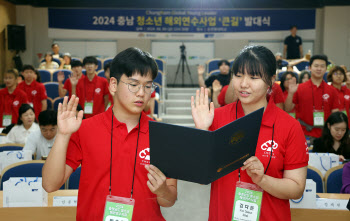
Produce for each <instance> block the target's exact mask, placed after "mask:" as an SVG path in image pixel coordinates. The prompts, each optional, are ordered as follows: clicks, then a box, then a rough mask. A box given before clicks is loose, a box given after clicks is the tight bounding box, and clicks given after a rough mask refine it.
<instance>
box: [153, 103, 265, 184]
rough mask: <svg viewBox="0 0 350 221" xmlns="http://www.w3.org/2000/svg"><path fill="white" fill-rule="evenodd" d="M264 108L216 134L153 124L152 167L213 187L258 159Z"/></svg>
mask: <svg viewBox="0 0 350 221" xmlns="http://www.w3.org/2000/svg"><path fill="white" fill-rule="evenodd" d="M263 113H264V108H261V109H259V110H257V111H254V112H252V113H250V114H248V115H246V116H244V117H242V118H239V119H237V120H235V121H233V122H231V123H229V124H227V125H225V126H223V127H221V128H219V129H217V130H216V131H204V130H199V129H196V128H189V127H183V126H177V125H172V124H166V123H160V122H154V121H150V122H149V129H150V157H151V164H153V165H154V166H156V167H158V168H159V169H160V170H161V171H162V172H163V173H164V174H165V175H166V176H167V177H169V178H174V179H180V180H185V181H190V182H194V183H199V184H209V183H211V182H213V181H215V180H217V179H219V178H221V177H223V176H225V175H227V174H229V173H231V172H232V171H234V170H236V169H238V168H240V167H242V166H243V162H244V161H246V160H247V159H248V158H249V157H251V156H254V155H255V149H256V145H257V142H258V137H259V131H260V125H261V120H262V116H263Z"/></svg>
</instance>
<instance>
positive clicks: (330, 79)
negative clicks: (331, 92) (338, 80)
mask: <svg viewBox="0 0 350 221" xmlns="http://www.w3.org/2000/svg"><path fill="white" fill-rule="evenodd" d="M338 71H340V72H341V73H342V74H343V76H344V80H343V82H345V81H347V78H346V74H345V70H344V68H342V67H340V66H335V67H333V68H332V69H331V70H330V71H329V73H328V74H327V81H328V82H333V78H332V77H333V74H334V73H335V72H338Z"/></svg>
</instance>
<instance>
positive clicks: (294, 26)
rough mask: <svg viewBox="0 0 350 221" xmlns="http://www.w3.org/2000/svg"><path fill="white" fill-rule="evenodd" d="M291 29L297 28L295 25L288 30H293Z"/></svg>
mask: <svg viewBox="0 0 350 221" xmlns="http://www.w3.org/2000/svg"><path fill="white" fill-rule="evenodd" d="M293 28H298V27H297V26H296V25H291V26H289V30H291V29H293Z"/></svg>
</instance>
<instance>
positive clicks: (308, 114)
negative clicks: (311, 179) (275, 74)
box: [285, 55, 340, 143]
mask: <svg viewBox="0 0 350 221" xmlns="http://www.w3.org/2000/svg"><path fill="white" fill-rule="evenodd" d="M327 62H328V59H327V56H325V55H314V56H312V57H311V59H310V71H311V79H310V80H309V81H307V82H305V83H302V84H300V85H298V84H296V80H295V79H292V81H291V82H290V83H289V91H288V96H287V99H286V101H285V108H286V111H287V112H288V111H291V110H292V109H293V108H294V107H295V106H296V118H297V119H298V120H299V122H300V124H301V126H302V128H303V131H304V134H305V136H306V137H309V138H310V141H311V143H312V142H313V140H314V138H318V137H321V135H322V128H323V126H325V125H324V122H325V121H326V120H327V118H328V117H329V115H330V114H331V113H332V112H335V111H338V110H339V106H340V101H339V97H338V94H337V91H336V90H335V89H334V88H333V87H332V86H330V85H328V84H327V83H326V82H324V81H323V75H324V74H325V73H326V71H327Z"/></svg>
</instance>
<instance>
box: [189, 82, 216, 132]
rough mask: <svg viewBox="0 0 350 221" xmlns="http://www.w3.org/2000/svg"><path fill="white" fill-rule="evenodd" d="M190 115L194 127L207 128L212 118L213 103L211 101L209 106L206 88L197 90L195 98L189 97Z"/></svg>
mask: <svg viewBox="0 0 350 221" xmlns="http://www.w3.org/2000/svg"><path fill="white" fill-rule="evenodd" d="M191 107H192V117H193V120H194V124H195V125H196V128H198V129H202V130H208V129H209V127H210V126H211V124H212V123H213V119H214V103H213V102H211V103H210V106H209V101H208V89H207V88H206V89H204V88H203V87H202V88H201V91H200V92H199V90H197V92H196V100H194V97H193V96H192V97H191Z"/></svg>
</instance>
